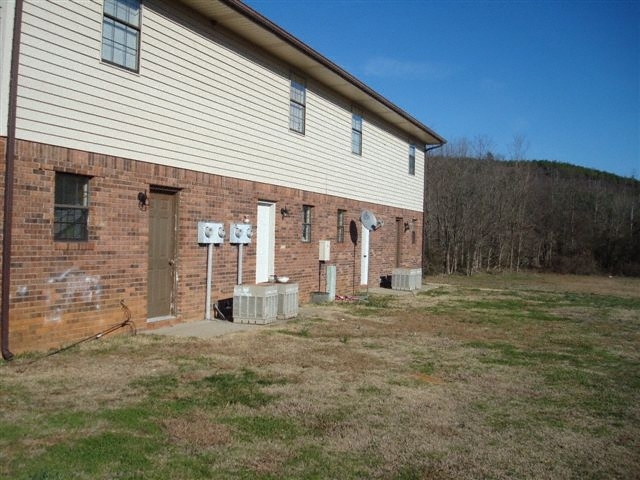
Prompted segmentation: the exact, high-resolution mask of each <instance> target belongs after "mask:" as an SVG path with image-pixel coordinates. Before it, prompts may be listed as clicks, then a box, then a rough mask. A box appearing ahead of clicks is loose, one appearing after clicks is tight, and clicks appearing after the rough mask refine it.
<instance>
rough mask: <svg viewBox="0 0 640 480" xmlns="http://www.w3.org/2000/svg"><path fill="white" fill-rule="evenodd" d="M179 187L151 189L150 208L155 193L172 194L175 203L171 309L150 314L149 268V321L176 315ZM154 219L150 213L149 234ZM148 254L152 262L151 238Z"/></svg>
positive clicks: (150, 283)
mask: <svg viewBox="0 0 640 480" xmlns="http://www.w3.org/2000/svg"><path fill="white" fill-rule="evenodd" d="M179 191H180V190H179V189H175V188H165V187H159V186H151V187H150V189H149V204H150V206H149V207H148V208H153V205H152V202H153V201H154V199H153V197H154V194H156V195H157V194H162V195H167V196H171V202H172V203H173V219H172V221H173V232H172V233H171V235H172V238H173V251H172V252H171V257H172V258H171V262H172V263H171V264H170V266H171V278H170V285H171V287H170V288H171V291H170V293H169V295H170V300H169V310H168V312H167V313H165V314H161V315H154V316H150V315H149V312H150V309H149V291H150V290H151V288H153V283H152V280H151V271H150V268H148V269H147V322H155V321H160V320H165V319H167V318H174V317H175V315H176V298H177V291H176V289H177V271H178V268H177V254H178V211H179V209H178V200H179V199H178V193H179ZM152 220H153V218H152V217H151V215H149V217H148V222H149V235H152V233H153V229H152V227H151V221H152ZM147 252H148V253H147V255H148V258H149V262H150V260H151V259H150V256H151V239H149V242H148V247H147Z"/></svg>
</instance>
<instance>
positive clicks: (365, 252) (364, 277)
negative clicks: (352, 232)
mask: <svg viewBox="0 0 640 480" xmlns="http://www.w3.org/2000/svg"><path fill="white" fill-rule="evenodd" d="M360 229H361V234H360V238H361V239H360V285H369V255H370V253H369V234H370V233H371V232H370V231H369V230H368V229H366V228H365V226H364V225H362V224H361V225H360Z"/></svg>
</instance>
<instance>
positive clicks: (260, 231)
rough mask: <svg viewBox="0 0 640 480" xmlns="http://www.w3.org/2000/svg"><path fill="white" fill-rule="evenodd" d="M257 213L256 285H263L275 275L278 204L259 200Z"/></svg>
mask: <svg viewBox="0 0 640 480" xmlns="http://www.w3.org/2000/svg"><path fill="white" fill-rule="evenodd" d="M256 211H257V213H256V283H263V282H267V281H269V277H270V276H272V275H274V273H275V251H276V247H275V246H276V204H275V202H271V201H268V200H258V205H257V210H256Z"/></svg>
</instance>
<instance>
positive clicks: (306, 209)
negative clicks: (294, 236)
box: [302, 205, 313, 242]
mask: <svg viewBox="0 0 640 480" xmlns="http://www.w3.org/2000/svg"><path fill="white" fill-rule="evenodd" d="M312 211H313V207H312V206H311V205H303V206H302V241H303V242H310V241H311V212H312Z"/></svg>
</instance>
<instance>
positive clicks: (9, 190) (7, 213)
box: [0, 0, 24, 360]
mask: <svg viewBox="0 0 640 480" xmlns="http://www.w3.org/2000/svg"><path fill="white" fill-rule="evenodd" d="M23 8H24V3H23V0H16V7H15V12H14V16H13V42H12V44H11V71H10V73H9V76H10V80H9V111H8V119H7V148H6V151H5V171H4V210H3V211H4V218H3V223H4V225H3V230H2V232H3V235H2V300H1V302H2V307H0V344H1V349H2V358H4V359H5V360H12V359H13V353H11V351H10V350H9V302H10V300H11V299H10V297H11V295H10V294H11V246H12V243H13V242H12V235H11V234H12V226H13V222H12V220H13V181H14V172H13V166H14V160H15V156H16V112H17V105H18V66H19V65H20V34H21V31H22V10H23Z"/></svg>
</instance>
